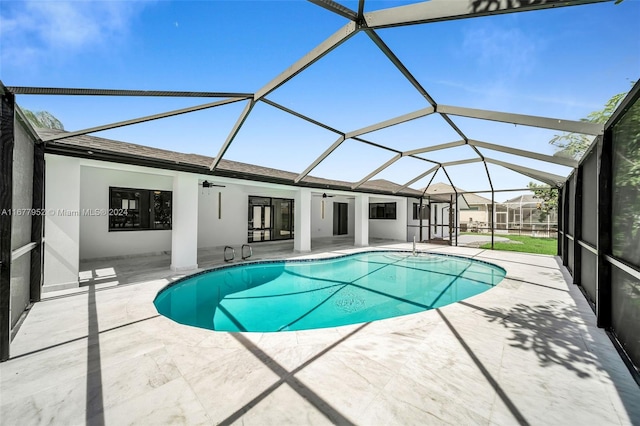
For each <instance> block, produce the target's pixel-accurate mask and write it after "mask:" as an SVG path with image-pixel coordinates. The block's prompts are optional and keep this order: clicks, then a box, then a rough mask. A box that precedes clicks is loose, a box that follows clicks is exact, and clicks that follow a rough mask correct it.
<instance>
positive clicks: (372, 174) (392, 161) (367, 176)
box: [351, 154, 402, 189]
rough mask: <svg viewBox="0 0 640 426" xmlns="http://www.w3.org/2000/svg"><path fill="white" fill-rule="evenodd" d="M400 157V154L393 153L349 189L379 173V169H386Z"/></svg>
mask: <svg viewBox="0 0 640 426" xmlns="http://www.w3.org/2000/svg"><path fill="white" fill-rule="evenodd" d="M401 158H402V154H396V155H394V156H393V157H392V158H391V159H390V160H389V161H387V162H385V163H384V164H383V165H381V166H380V167H378V168H377V169H375V170H374V171H372V172H371V173H369V174H368V175H366V176H365V177H364V178H362V179H361V180H360V181H359V182H357V183H355V184H353V185H351V189H356V188H359V187H360V186H362V184H364V183H365V182H367V181H368V180H369V179H371V178H372V177H374V176H375V175H377V174H378V173H380V172H381V171H383V170H384V169H386V168H387V167H389V166H390V165H392V164H393V163H395V162H396V161H398V160H399V159H401Z"/></svg>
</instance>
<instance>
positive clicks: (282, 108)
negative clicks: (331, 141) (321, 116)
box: [260, 98, 343, 135]
mask: <svg viewBox="0 0 640 426" xmlns="http://www.w3.org/2000/svg"><path fill="white" fill-rule="evenodd" d="M260 101H261V102H264V103H265V104H267V105H270V106H272V107H274V108H277V109H279V110H280V111H283V112H286V113H288V114H291V115H293V116H294V117H298V118H301V119H303V120H305V121H308V122H309V123H311V124H315V125H316V126H318V127H322V128H323V129H326V130H329V131H330V132H333V133H336V134H339V135H342V134H343V132H341V131H340V130H337V129H334V128H333V127H331V126H329V125H328V124H324V123H321V122H320V121H318V120H314V119H313V118H311V117H308V116H306V115H304V114H300V113H299V112H297V111H294V110H292V109H289V108H287V107H286V106H283V105H280V104H279V103H277V102H273V101H272V100H270V99H267V98H262V99H260Z"/></svg>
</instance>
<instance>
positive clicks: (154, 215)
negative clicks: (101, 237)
mask: <svg viewBox="0 0 640 426" xmlns="http://www.w3.org/2000/svg"><path fill="white" fill-rule="evenodd" d="M171 204H172V194H171V191H154V190H149V189H132V188H113V187H110V188H109V231H133V230H135V231H143V230H153V229H171Z"/></svg>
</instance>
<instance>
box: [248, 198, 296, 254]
mask: <svg viewBox="0 0 640 426" xmlns="http://www.w3.org/2000/svg"><path fill="white" fill-rule="evenodd" d="M248 216H249V217H248V219H249V237H248V241H249V242H250V243H253V242H258V241H272V240H289V239H292V238H293V200H291V199H288V198H270V197H254V196H249V215H248Z"/></svg>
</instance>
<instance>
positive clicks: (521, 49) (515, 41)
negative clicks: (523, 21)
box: [463, 25, 541, 79]
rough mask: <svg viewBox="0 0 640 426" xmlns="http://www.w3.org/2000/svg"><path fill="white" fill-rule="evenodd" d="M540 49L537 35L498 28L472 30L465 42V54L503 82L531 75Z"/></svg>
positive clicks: (513, 28) (515, 29)
mask: <svg viewBox="0 0 640 426" xmlns="http://www.w3.org/2000/svg"><path fill="white" fill-rule="evenodd" d="M540 47H541V46H540V41H539V40H538V39H536V38H535V36H534V35H531V34H526V33H525V32H524V31H522V30H521V29H519V28H515V27H512V28H505V27H498V26H495V25H485V26H482V27H478V28H473V29H470V30H468V31H467V32H466V33H465V35H464V41H463V51H464V53H465V54H466V56H467V57H468V58H470V59H472V60H473V61H474V62H475V63H476V65H477V66H479V67H481V68H487V69H489V70H491V71H494V72H495V73H496V74H497V75H495V77H500V78H503V79H504V78H505V77H508V78H517V77H520V76H523V75H527V74H529V73H530V71H531V69H532V68H533V67H534V66H535V65H536V63H537V60H538V54H539V51H540ZM485 77H491V76H485Z"/></svg>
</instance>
